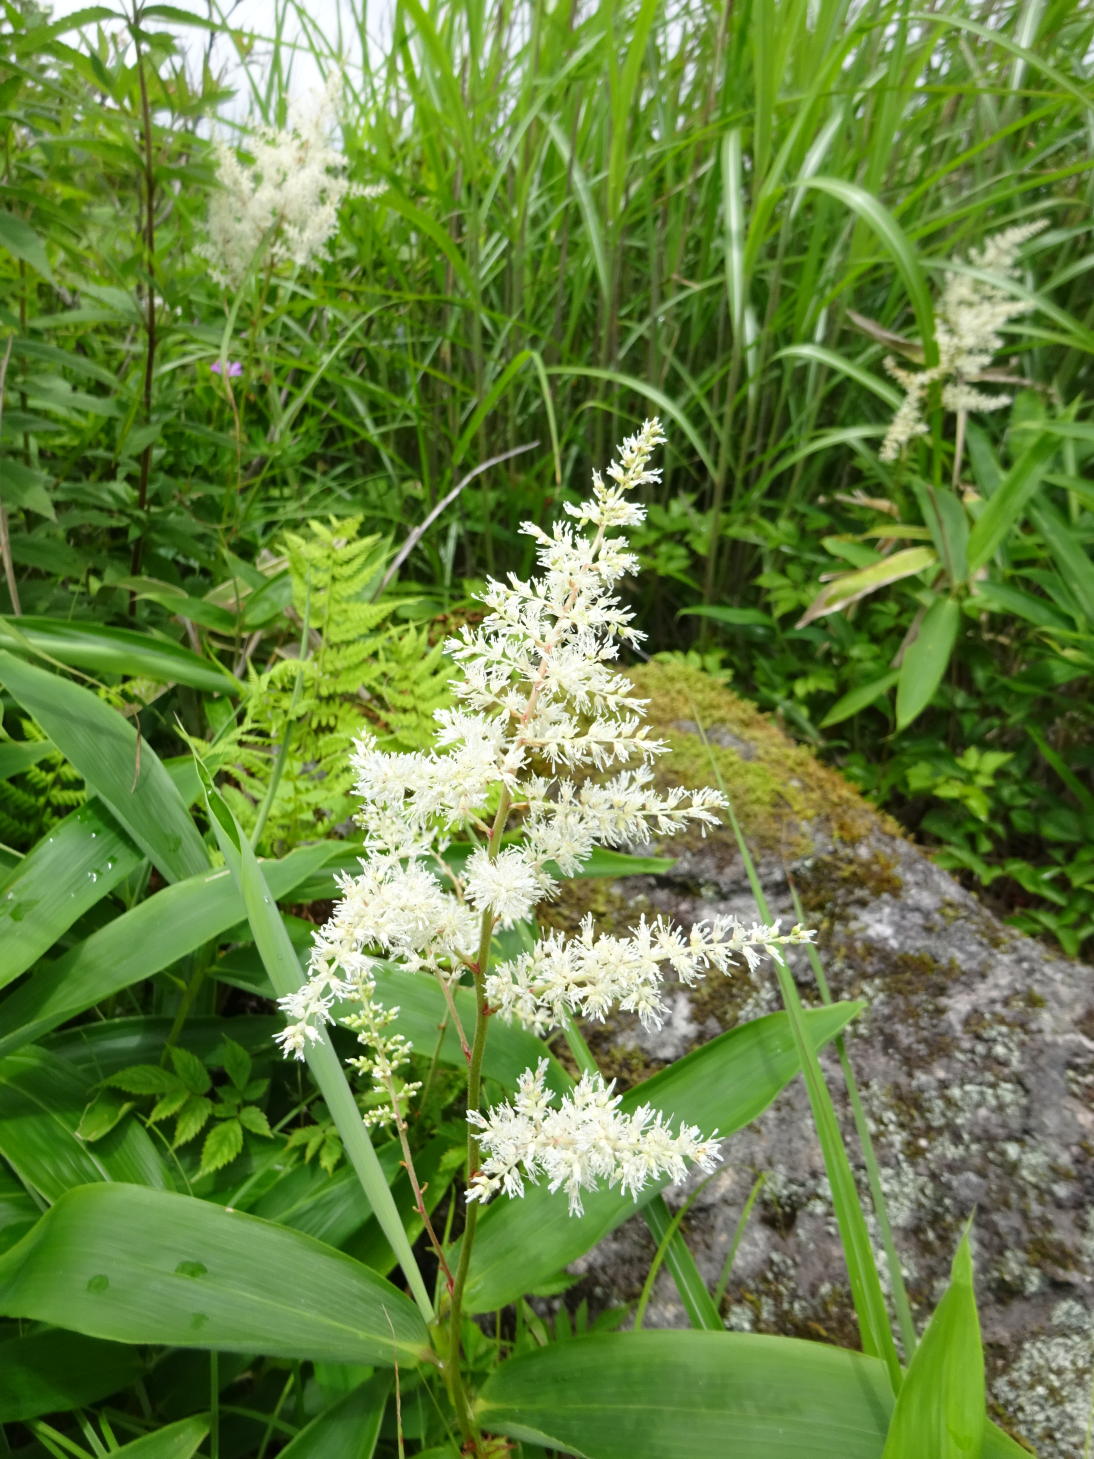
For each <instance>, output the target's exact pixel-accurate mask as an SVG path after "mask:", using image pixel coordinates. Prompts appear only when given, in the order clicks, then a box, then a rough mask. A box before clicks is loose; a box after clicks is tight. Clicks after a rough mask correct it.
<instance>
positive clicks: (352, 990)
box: [279, 420, 812, 1209]
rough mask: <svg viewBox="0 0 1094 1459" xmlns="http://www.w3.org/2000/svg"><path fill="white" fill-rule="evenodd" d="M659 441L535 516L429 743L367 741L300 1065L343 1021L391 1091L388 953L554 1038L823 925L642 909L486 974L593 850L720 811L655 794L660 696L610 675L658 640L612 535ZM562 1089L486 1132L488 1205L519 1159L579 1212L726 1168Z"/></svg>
mask: <svg viewBox="0 0 1094 1459" xmlns="http://www.w3.org/2000/svg"><path fill="white" fill-rule="evenodd" d="M662 440H663V437H662V434H661V428H660V425H659V423H658V422H657V421H653V420H651V421H646V422H645V424H644V425H643V426H642V428H641V430H639V431H638V432H637V433H636V434H635V435H633V436H631V437H629V438H628V439H627V440H625V441H624V442H623V445H622V446H621V447H620V450H619V453H618V459H617V460H616V461H615V462H613V463H612V465H611V466H610V467H609V468H608V471H607V473H606V479H605V477H601V476H600V474H599V473H594V475H593V484H592V492H591V494H590V496H589V498H588V499H587V500H586V501H584V502H582V503H581V504H580V505H577V506H567V508H566V510H567V518H568V519H567V520H565V521H563V522H561V523H556V524H555V526H554V527H553V528H552V529H551V530H550V531H544V530H542V529H541V528H539V527H537V526H534V525H532V524H530V523H526V524H525V526H524V528H523V530H524V531H525V532H526V533H527V534H528V535H530V536H531V537H532V538H533V539H534V541H535V543H536V553H537V558H538V561H539V567H540V572H539V574H538V576H535V577H533V578H531V579H529V580H528V581H525V580H524V579H521V578H518V577H511V578H510V579H509V581H508V583H501V582H497V581H491V582H489V583H488V584H487V586H486V589H485V591H484V592H483V593H482V595H481V600H482V602H483V603H484V605H485V607H486V613H485V615H484V617H483V619H482V622H481V623H479V624H477V625H475V626H467V627H465V628H464V629H462V631H461V632H460V633H459V635H458V636H457V637H455V638H453V639H451V640H450V641H449V642H448V644H447V645H446V647H447V650H448V652H449V654H450V655H451V657H452V658H453V660H454V661H455V663H456V665H457V668H458V670H459V675H460V677H459V678H458V679H457V681H456V683H455V684H454V686H453V687H454V692H455V694H456V697H457V700H458V707H457V708H455V709H448V710H444V711H441V712H440V713H439V714H438V715H437V732H436V736H435V740H434V745H433V748H432V749H430V750H428V751H422V752H417V753H414V754H389V753H387V752H386V751H384V750H383V749H381V748H380V746H379V745H378V744H377V742H376V740H375V739H374V738H373V737H372V736H370V735H364V736H362V737H361V738H360V739H359V740H358V741H357V743H356V746H355V749H354V753H353V768H354V770H355V772H356V776H357V779H356V786H355V788H356V792H357V794H358V796H359V797H360V800H361V809H360V812H359V815H358V820H359V823H360V825H361V828H362V832H363V839H364V846H365V852H366V856H365V859H363V860H362V862H361V870H360V872H359V873H358V874H357V875H354V876H349V875H343V876H342V877H341V878H340V880H339V889H340V892H341V897H340V900H339V901H338V903H337V905H336V906H335V909H334V913H333V915H332V916H331V918H330V920H329V921H328V922H327V924H326V925H325V926H324V927H323V928H321V929H320V930H319V931H318V932H317V933H316V934H315V937H314V940H313V946H312V950H311V958H310V964H309V976H308V980H307V982H306V983H305V985H304V987H303V988H302V989H301V990H300V991H299V992H298V993H296V994H294V995H293V996H292V997H291V998H286V999H283V1000H282V1007H283V1008H284V1010H285V1012H286V1014H287V1015H288V1017H289V1019H290V1024H289V1027H288V1028H286V1029H285V1030H284V1032H283V1033H282V1034H281V1035H280V1036H279V1037H280V1042H281V1043H282V1045H283V1047H284V1048H285V1050H286V1051H287V1052H290V1053H295V1054H297V1055H298V1056H300V1057H302V1056H303V1054H304V1052H305V1051H306V1049H307V1046H308V1044H309V1043H310V1042H311V1041H313V1040H314V1039H316V1038H317V1037H318V1036H319V1030H320V1029H321V1028H322V1026H323V1025H324V1024H325V1023H328V1022H330V1021H331V1020H332V1018H333V1017H334V1016H335V1013H336V1011H337V1012H338V1016H339V1017H341V1018H342V1021H343V1022H346V1023H349V1025H350V1026H351V1027H353V1028H355V1029H356V1030H357V1032H358V1035H359V1037H360V1038H361V1040H362V1041H363V1042H364V1043H366V1045H367V1044H368V1043H369V1041H370V1040H371V1041H372V1044H373V1046H374V1052H373V1053H372V1054H371V1055H367V1056H364V1057H360V1058H358V1059H357V1060H356V1066H357V1067H358V1068H359V1069H360V1070H362V1071H363V1072H366V1073H370V1074H371V1075H372V1077H373V1079H374V1081H375V1082H376V1083H377V1085H378V1086H382V1087H384V1088H387V1089H388V1090H389V1091H390V1090H391V1089H392V1088H393V1087H394V1080H395V1070H396V1068H397V1066H398V1065H399V1064H401V1063H402V1062H403V1061H404V1060H405V1058H406V1057H407V1056H408V1053H409V1050H408V1048H407V1047H406V1045H405V1042H400V1041H399V1039H398V1037H397V1036H396V1035H395V1033H394V1032H393V1031H392V1030H391V1029H390V1028H389V1025H390V1023H391V1017H390V1011H389V1010H385V1009H383V1008H381V1007H378V1006H377V1005H376V1001H375V997H374V994H375V983H374V980H373V973H374V969H375V964H376V962H377V961H378V960H384V961H385V962H387V963H388V964H394V965H395V966H397V967H399V968H400V969H402V970H403V971H404V972H405V973H407V974H408V975H422V974H429V975H432V976H435V977H438V978H439V979H440V980H441V981H442V984H443V985H444V986H445V991H446V993H448V992H449V991H450V990H449V985H450V984H451V983H453V982H456V981H458V980H459V978H460V977H461V976H463V974H464V972H465V970H468V969H470V970H471V971H472V973H473V975H474V976H475V977H477V978H479V979H481V980H482V981H483V993H484V996H485V998H486V1000H487V1006H488V1007H490V1008H491V1009H492V1011H499V1010H500V1011H501V1012H502V1013H503V1014H504V1015H505V1016H506V1017H509V1018H517V1019H520V1020H521V1021H522V1022H524V1023H525V1024H527V1025H528V1026H529V1027H530V1028H532V1029H534V1030H536V1031H539V1032H546V1031H547V1030H548V1029H551V1028H554V1027H557V1026H558V1025H559V1024H560V1023H563V1022H564V1021H565V1020H566V1019H567V1018H568V1017H570V1016H571V1015H573V1014H580V1015H583V1016H585V1017H592V1018H602V1017H604V1015H605V1014H606V1012H607V1011H608V1009H609V1008H611V1007H615V1006H618V1007H621V1008H623V1009H628V1010H632V1011H634V1012H636V1013H637V1014H638V1015H639V1016H640V1017H641V1018H642V1019H643V1021H644V1022H646V1023H647V1024H649V1025H650V1026H656V1025H657V1024H658V1023H659V1022H660V1020H661V1018H662V1016H663V1012H664V1007H665V1004H664V998H663V996H662V994H661V991H660V987H661V983H662V980H663V978H664V976H665V975H666V974H673V975H675V976H676V977H677V978H679V979H681V980H682V981H684V982H685V983H690V982H693V981H694V980H695V979H696V978H698V977H700V976H703V975H704V974H705V973H706V972H708V971H716V972H727V971H729V969H730V967H731V965H732V964H733V962H734V961H735V960H737V959H739V958H743V959H744V960H745V961H746V962H747V963H749V964H750V965H752V964H754V962H755V961H756V960H757V959H758V958H759V957H760V956H761V955H763V953H764V952H765V951H767V950H769V949H771V948H773V947H776V946H781V945H783V944H786V943H792V942H801V941H806V940H808V939H809V937H811V936H812V934H811V933H805V932H802V930H801V929H800V928H794V929H793V930H792V931H791V932H790V933H787V934H785V935H783V934H780V932H779V930H778V927H774V928H765V927H752V928H747V927H744V926H743V925H742V924H740V923H737V922H736V921H734V920H733V919H732V918H724V917H720V918H715V919H714V920H713V921H711V922H709V923H702V924H699V925H698V926H696V927H694V928H692V929H691V931H690V932H688V933H684V932H682V931H680V930H679V929H677V928H674V927H673V926H671V924H670V923H668V922H667V921H666V920H665V919H664V918H660V917H659V918H657V919H655V920H654V921H652V922H649V921H647V920H646V919H645V918H643V919H641V920H640V922H639V923H638V926H637V927H636V928H635V929H634V931H633V932H632V934H631V935H630V936H627V937H597V936H596V935H595V932H594V930H593V927H592V923H591V921H590V922H587V923H585V924H583V926H582V929H581V932H580V935H579V936H578V937H576V938H573V939H570V940H564V939H563V938H561V937H559V936H558V935H557V934H548V935H546V936H545V937H543V938H542V939H541V940H540V941H539V942H538V943H537V944H535V945H534V946H533V948H532V950H531V951H530V952H528V953H526V954H524V955H522V956H521V957H518V958H515V959H513V960H511V961H509V962H506V963H502V964H501V965H500V966H499V967H497V968H496V969H494V970H493V971H491V970H490V968H489V965H486V966H482V965H480V958H481V956H482V952H483V950H485V949H488V948H489V946H490V939H491V934H492V933H493V932H494V930H495V929H496V928H499V927H501V928H504V927H509V926H512V925H513V924H515V923H518V922H525V921H527V920H528V919H530V918H531V917H532V914H533V912H534V909H535V907H536V906H537V904H538V903H540V902H541V901H543V900H544V899H545V898H548V897H550V896H552V895H553V894H554V892H555V891H556V890H557V878H558V877H559V876H572V875H574V874H575V873H577V872H579V871H580V870H581V868H582V865H583V864H584V863H585V862H586V861H587V860H588V858H589V856H590V855H591V854H592V852H593V850H594V849H595V848H596V847H597V846H607V847H622V846H626V845H629V844H633V843H635V842H646V841H648V840H649V839H650V838H651V837H652V836H670V835H675V834H677V833H679V832H681V831H683V830H685V829H687V828H689V827H697V828H698V829H699V830H700V831H701V832H703V833H705V832H706V830H707V828H708V827H710V826H712V825H714V824H715V823H716V822H717V820H718V818H719V813H720V812H721V811H722V810H723V809H724V806H725V799H724V797H723V796H722V795H721V794H720V793H719V792H718V791H716V790H710V789H699V790H688V789H684V788H681V787H678V786H674V787H669V788H668V789H660V788H659V787H658V786H657V785H656V784H655V782H654V776H653V772H652V769H651V762H652V761H654V760H655V759H656V757H657V756H658V755H660V754H662V753H663V752H664V750H665V748H666V747H665V745H664V744H662V743H661V742H660V741H658V740H656V739H654V738H653V737H651V735H650V732H649V728H648V726H647V725H646V724H645V723H644V722H643V711H644V708H645V701H644V700H642V699H640V698H638V697H637V696H636V695H635V692H634V688H633V686H632V684H631V683H630V681H629V680H628V679H627V678H626V677H625V676H624V675H623V674H622V673H620V672H619V670H618V669H617V668H616V666H615V660H616V657H617V655H618V653H619V648H620V645H621V644H628V643H631V644H633V643H636V642H638V641H639V640H640V639H641V637H642V635H641V634H640V633H639V632H638V631H637V630H636V629H635V628H634V627H633V626H632V623H631V613H630V611H629V609H627V608H626V607H624V606H623V604H622V603H621V601H620V599H619V598H618V596H617V591H616V590H617V588H618V585H619V583H620V580H621V579H622V578H623V577H624V576H625V575H626V574H628V573H630V572H633V571H634V570H635V568H636V565H637V564H636V561H635V559H634V557H633V556H632V555H631V554H630V553H629V552H627V551H626V550H625V540H624V539H623V538H622V537H621V536H619V535H616V534H617V531H618V529H621V528H626V527H629V526H632V525H634V524H635V523H637V522H640V521H641V520H642V519H643V516H644V514H645V513H644V508H643V507H642V506H641V504H640V503H638V502H636V501H635V500H634V493H635V491H636V490H637V489H638V488H640V487H642V486H643V485H645V484H648V483H650V482H653V481H655V480H657V477H658V472H657V471H656V470H655V469H653V468H652V467H651V465H650V461H651V458H652V456H653V453H654V451H655V449H656V448H657V446H658V445H659V444H660V443H661V442H662ZM468 843H470V844H469V848H468ZM347 1001H349V1002H355V1003H357V1005H358V1006H359V1009H360V1011H359V1012H358V1013H356V1014H354V1015H351V1016H349V1017H348V1018H347V1017H346V1016H345V1015H344V1014H343V1013H342V1012H341V1008H340V1005H344V1004H345V1003H346V1002H347ZM545 1099H546V1095H545V1093H544V1089H543V1073H542V1070H540V1071H536V1072H533V1071H531V1070H529V1071H527V1072H526V1073H525V1075H524V1076H523V1078H522V1081H521V1093H520V1094H519V1095H518V1097H517V1102H516V1104H515V1105H514V1106H513V1107H512V1108H510V1107H509V1106H507V1105H506V1106H502V1107H501V1109H500V1110H498V1111H495V1112H494V1114H493V1115H492V1116H491V1122H490V1124H489V1125H488V1126H487V1125H484V1126H483V1128H484V1134H483V1136H482V1140H481V1146H482V1148H483V1149H484V1150H486V1151H487V1152H488V1154H487V1159H486V1162H485V1164H484V1166H483V1171H482V1172H481V1173H480V1176H479V1177H478V1178H477V1179H476V1183H475V1185H474V1186H473V1189H472V1191H471V1192H470V1195H471V1197H472V1198H473V1199H477V1200H482V1199H485V1198H486V1197H487V1196H488V1195H489V1194H491V1193H492V1192H493V1190H495V1189H497V1188H499V1187H500V1186H504V1187H505V1188H506V1189H508V1190H516V1189H518V1188H519V1187H520V1171H522V1170H523V1171H524V1172H525V1173H526V1174H527V1173H530V1172H532V1171H533V1170H535V1171H539V1172H542V1173H543V1174H545V1175H546V1176H547V1178H548V1181H549V1182H550V1183H552V1185H553V1186H559V1185H564V1186H565V1188H566V1189H567V1191H568V1192H569V1193H570V1199H571V1205H572V1206H574V1207H576V1208H578V1209H579V1208H580V1196H579V1194H578V1192H579V1191H580V1190H581V1189H583V1188H587V1187H588V1186H589V1185H590V1184H595V1182H596V1181H597V1180H600V1179H605V1180H607V1181H608V1182H609V1183H611V1184H619V1185H621V1186H622V1187H623V1188H624V1189H626V1190H631V1191H637V1190H639V1189H640V1188H641V1186H642V1184H643V1183H644V1182H645V1181H646V1180H647V1179H649V1178H652V1177H653V1176H656V1175H660V1174H663V1173H666V1172H668V1173H670V1174H671V1175H672V1178H673V1179H676V1178H678V1176H679V1175H680V1174H682V1173H683V1171H684V1170H685V1168H686V1164H687V1163H688V1162H691V1163H693V1164H700V1165H703V1167H704V1168H709V1162H710V1161H712V1160H713V1158H714V1155H713V1149H714V1146H713V1142H712V1141H709V1140H708V1141H705V1140H703V1139H701V1138H700V1136H699V1133H698V1131H695V1130H691V1129H689V1128H686V1129H684V1130H682V1131H680V1133H679V1134H678V1135H672V1134H671V1133H670V1131H669V1129H668V1127H667V1125H666V1124H665V1122H664V1119H663V1117H662V1116H660V1115H655V1114H654V1113H653V1112H652V1111H651V1110H648V1109H642V1110H639V1111H637V1112H635V1113H634V1114H631V1115H626V1116H624V1115H622V1114H620V1113H619V1112H618V1110H617V1105H618V1103H619V1101H618V1099H617V1098H616V1097H614V1096H613V1095H612V1092H611V1090H610V1089H605V1087H604V1086H603V1083H602V1082H598V1081H595V1080H583V1081H582V1083H581V1084H580V1085H579V1086H578V1087H577V1089H576V1090H575V1091H574V1093H573V1094H572V1095H569V1096H567V1098H566V1099H565V1100H564V1101H563V1103H562V1105H561V1106H560V1107H559V1108H558V1109H555V1110H552V1111H549V1112H548V1110H547V1108H546V1105H545V1104H544V1103H543V1102H544V1101H545ZM541 1106H542V1108H541ZM537 1111H538V1112H539V1113H538V1114H537V1113H536V1112H537ZM470 1118H471V1119H472V1120H473V1121H474V1122H476V1123H482V1120H481V1116H478V1115H476V1114H472V1115H471V1116H470Z"/></svg>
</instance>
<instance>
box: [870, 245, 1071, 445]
mask: <svg viewBox="0 0 1094 1459" xmlns="http://www.w3.org/2000/svg"><path fill="white" fill-rule="evenodd" d="M1046 223H1047V220H1046V219H1043V218H1042V219H1039V220H1038V221H1037V222H1035V223H1024V224H1021V225H1019V226H1018V227H1015V228H1007V229H1004V231H1003V232H1001V233H996V234H994V235H993V236H992V237H991V238H988V239H987V240H986V241H985V242H984V244H983V246H982V247H981V248H979V249H978V250H976V251H975V252H974V253H972V254H970V255H969V265H970V266H971V267H972V268H975V269H980V270H982V271H983V272H984V273H989V274H994V275H996V277H997V278H999V279H1000V280H1003V281H1006V280H1017V279H1018V277H1019V274H1020V270H1019V268H1018V263H1017V259H1018V250H1019V249H1020V248H1021V246H1022V244H1023V243H1026V242H1027V241H1028V240H1029V239H1030V238H1033V237H1034V236H1035V235H1036V234H1037V233H1040V231H1041V229H1042V228H1044V227H1045V226H1046ZM1032 307H1033V305H1032V304H1031V303H1030V302H1029V301H1028V300H1025V299H1018V298H1016V297H1015V296H1014V294H1013V293H1012V292H1011V291H1010V290H1008V289H1007V288H1006V287H1005V283H1004V284H995V283H992V282H991V281H990V280H988V279H982V278H975V277H973V275H971V274H966V273H956V272H955V273H949V274H948V275H947V278H946V287H945V289H944V290H943V293H942V298H941V300H940V301H939V305H938V312H937V319H936V323H935V339H936V341H937V344H938V363H937V365H932V366H931V368H930V369H929V370H918V371H915V370H906V369H904V368H903V367H902V366H901V365H898V364H897V362H896V361H895V360H894V359H893V358H892V357H891V356H889V357H887V358H886V360H885V368H886V370H887V371H888V372H889V374H890V375H891V376H892V377H893V379H894V380H895V381H896V382H897V384H898V385H900V386H901V388H902V389H903V390H904V399H903V400H902V401H901V403H900V408H899V409H898V410H897V413H896V415H895V416H894V417H893V421H892V424H891V425H890V427H889V430H888V432H887V433H886V436H885V440H884V441H883V442H882V446H881V450H880V452H879V453H878V454H879V456H880V459H881V460H882V461H895V460H897V458H898V457H899V456H900V453H901V451H902V450H903V449H904V447H905V446H906V445H907V444H908V442H909V441H911V440H913V439H914V438H915V437H916V436H922V435H925V434H926V432H927V423H926V420H925V419H924V407H925V404H926V399H927V392H928V390H929V388H930V386H931V385H933V384H934V383H935V382H936V381H942V382H943V385H942V405H943V408H944V409H946V410H952V411H962V412H964V411H970V410H1001V409H1002V408H1003V406H1005V405H1009V404H1010V399H1011V397H1010V396H1009V395H988V394H986V393H985V392H984V391H983V390H977V389H976V388H975V384H974V382H975V381H977V380H978V379H981V378H982V377H983V375H984V372H985V371H986V370H987V369H988V368H989V366H990V365H991V362H992V359H993V358H994V356H995V355H996V353H997V352H998V351H999V350H1000V349H1002V347H1003V338H1002V335H1001V334H1000V330H1001V329H1002V328H1003V326H1004V325H1005V324H1006V323H1007V322H1008V321H1009V320H1011V319H1016V318H1017V317H1018V316H1019V315H1020V314H1026V313H1028V312H1029V310H1030V309H1031V308H1032Z"/></svg>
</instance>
